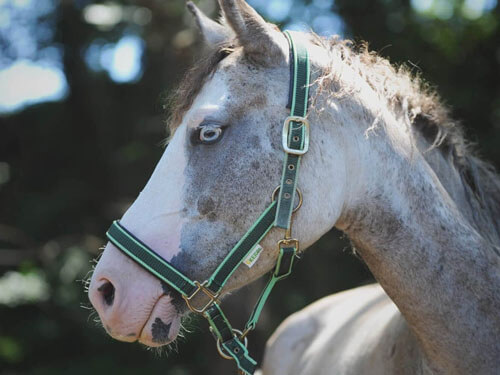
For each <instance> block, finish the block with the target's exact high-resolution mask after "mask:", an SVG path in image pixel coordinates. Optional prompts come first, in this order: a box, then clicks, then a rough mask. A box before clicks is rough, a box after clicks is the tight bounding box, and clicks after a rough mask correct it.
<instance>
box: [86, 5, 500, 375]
mask: <svg viewBox="0 0 500 375" xmlns="http://www.w3.org/2000/svg"><path fill="white" fill-rule="evenodd" d="M219 5H220V8H221V11H222V19H221V21H220V22H216V21H213V20H211V19H209V18H208V17H207V16H205V15H204V14H202V13H201V11H200V10H199V9H198V8H196V6H195V5H194V4H192V3H188V8H189V9H190V11H191V12H192V13H193V14H194V16H195V19H196V21H197V24H198V26H199V28H200V30H201V33H202V35H203V38H204V41H205V44H206V47H207V52H206V56H205V57H204V58H203V59H201V60H200V61H198V62H197V64H195V66H194V67H193V68H192V69H191V70H190V71H189V72H188V74H187V75H186V77H185V79H184V81H183V82H182V83H181V84H180V86H179V88H178V89H177V92H176V94H175V100H174V105H173V107H172V116H171V118H170V121H169V130H170V133H171V134H172V135H171V138H170V142H169V144H168V147H167V148H166V150H165V152H164V154H163V155H162V157H161V159H160V161H159V163H158V165H157V166H156V168H155V170H154V172H153V174H152V176H151V178H150V180H149V181H148V182H147V184H146V186H145V188H144V189H143V190H142V192H141V193H140V194H139V196H138V197H137V199H136V200H135V201H134V203H133V204H132V205H131V206H130V208H129V209H128V210H127V211H126V212H125V214H124V215H123V217H122V219H121V221H120V223H121V224H123V225H124V226H125V227H126V228H128V230H129V231H130V232H131V233H133V234H134V235H135V236H137V237H138V238H140V239H141V240H142V241H143V242H144V243H145V244H146V245H147V246H149V247H151V248H152V249H155V250H156V252H157V253H158V254H159V255H160V256H161V257H162V258H163V259H165V260H166V261H168V262H170V264H172V265H173V266H175V268H176V269H178V270H180V271H182V272H183V273H184V274H185V275H188V276H189V277H190V278H191V279H193V280H206V279H207V277H208V276H209V275H210V274H211V273H212V272H213V270H214V269H215V268H216V267H217V266H218V265H219V264H220V263H221V261H222V260H223V259H224V258H225V257H226V256H227V255H228V251H229V249H231V248H232V246H233V245H234V244H235V243H236V242H237V241H238V240H239V239H240V238H241V236H242V235H243V234H244V233H245V232H246V230H247V229H248V228H249V227H250V226H251V225H252V223H253V222H254V221H255V220H256V218H257V217H258V216H259V215H260V213H261V212H262V211H263V210H264V209H265V208H266V207H267V205H268V204H269V201H270V199H271V197H270V192H272V191H273V189H274V188H275V187H276V186H277V185H279V183H280V179H281V168H282V164H283V148H282V143H281V142H280V140H281V123H282V122H283V119H285V118H286V117H287V116H289V111H288V109H287V108H286V105H287V101H288V91H289V79H290V74H289V70H290V69H289V65H290V55H289V45H288V41H287V40H286V38H285V36H284V34H283V33H281V32H280V30H279V29H278V28H277V27H276V26H275V25H273V24H270V23H267V22H266V21H265V20H264V19H263V18H262V17H261V16H260V15H259V14H258V13H257V12H256V11H255V10H254V9H253V8H252V7H250V6H249V5H248V4H247V3H246V2H245V1H244V0H219ZM294 35H295V37H296V38H300V39H301V40H302V42H303V43H304V44H305V45H307V50H308V52H309V58H310V64H311V84H310V92H311V93H312V96H311V101H310V111H309V114H308V116H307V120H308V121H309V123H310V124H311V125H310V128H311V130H310V145H309V151H308V152H307V154H305V155H304V156H303V157H302V161H301V169H300V174H299V176H298V186H299V187H300V190H301V192H302V195H303V197H304V199H303V204H302V207H301V209H300V210H299V211H298V212H297V213H296V214H295V215H294V218H293V225H292V229H293V233H294V236H295V237H296V238H298V239H300V243H301V248H302V249H303V250H304V249H306V248H307V247H309V246H310V245H311V244H313V243H314V242H315V241H317V240H318V239H319V238H320V237H321V236H322V235H323V234H324V233H325V232H327V231H328V230H330V229H331V228H332V227H333V226H335V227H336V228H338V229H340V230H341V231H343V232H344V233H345V234H346V235H347V236H348V237H349V239H350V240H351V242H352V244H353V246H354V248H355V251H356V252H357V254H358V255H359V256H360V257H361V258H362V259H363V261H364V262H365V263H366V265H367V266H368V267H369V269H370V270H371V272H372V273H373V275H374V276H375V278H376V280H377V281H378V283H379V284H378V285H375V286H367V287H363V288H360V289H355V290H352V291H347V292H343V293H340V294H338V295H334V296H332V297H327V298H326V299H324V300H321V301H319V302H317V303H316V304H313V305H312V306H310V307H308V308H306V309H305V310H304V311H301V312H299V313H298V314H296V315H294V316H292V317H291V318H289V319H288V320H287V321H286V322H285V323H284V325H283V326H281V327H280V328H279V329H278V330H277V332H276V333H275V334H274V335H273V337H272V338H271V339H270V341H269V343H268V346H267V350H266V355H265V361H264V366H263V368H262V371H263V374H264V375H278V374H288V375H293V374H331V373H338V374H401V373H405V374H421V373H432V374H497V373H498V370H499V368H500V340H499V337H500V335H499V334H500V314H499V313H498V312H499V311H500V292H499V291H500V250H499V244H500V221H499V220H498V218H499V214H500V178H499V177H498V175H497V174H496V173H495V172H494V170H493V168H492V167H491V166H490V165H489V164H488V163H486V162H484V161H482V160H481V159H480V158H478V157H477V156H476V155H475V154H474V152H473V151H472V149H471V147H470V146H469V145H468V143H467V142H466V140H465V138H464V136H463V131H462V129H461V127H460V126H459V124H458V123H457V122H456V121H454V120H453V119H452V118H451V116H450V114H449V111H448V110H447V109H446V107H445V106H444V105H443V104H442V102H441V100H440V99H439V97H438V96H437V94H436V93H435V92H434V91H432V90H430V89H429V88H428V87H427V86H426V85H425V83H423V82H422V80H420V79H419V78H417V77H414V76H412V75H411V74H410V73H409V72H408V71H407V70H406V69H405V68H403V67H401V68H395V67H393V66H392V65H391V64H390V63H389V62H388V61H387V60H386V59H384V58H382V57H380V56H378V55H377V54H375V53H372V52H369V51H368V50H367V49H365V48H360V49H356V48H354V47H353V46H352V45H351V44H350V43H349V42H347V41H342V40H340V39H339V38H337V37H332V38H329V39H324V38H320V37H318V36H316V35H314V34H313V33H294ZM280 238H283V233H282V230H280V229H279V228H273V229H271V230H270V232H269V233H268V234H267V236H266V237H264V238H263V239H262V241H261V242H260V245H261V247H262V252H261V254H260V256H259V257H258V259H257V261H256V262H255V263H254V264H253V265H252V266H251V267H239V268H238V269H237V270H236V271H235V272H234V274H232V276H231V277H230V278H229V280H228V282H227V283H226V284H225V285H224V288H223V289H222V293H221V296H220V298H222V297H224V296H226V295H227V294H229V293H230V292H231V291H234V290H236V289H238V288H241V287H242V286H244V285H247V284H249V283H251V282H252V281H254V280H256V279H257V278H259V277H261V276H262V275H264V274H265V273H267V272H268V271H270V270H271V269H272V268H273V267H274V265H275V263H276V260H277V258H278V251H277V248H276V243H277V241H279V240H280ZM89 298H90V301H91V302H92V304H93V306H94V308H95V309H96V310H97V312H98V313H99V316H100V319H101V321H102V323H103V326H104V327H105V329H106V331H107V332H108V333H109V334H110V335H111V336H112V337H114V338H115V339H118V340H121V341H127V342H133V341H139V342H141V343H143V344H145V345H148V346H152V347H155V346H161V345H165V344H168V343H169V342H171V341H173V340H175V338H176V337H177V335H178V334H179V329H180V320H181V317H182V316H183V315H186V314H187V313H188V312H189V310H188V308H187V307H186V304H185V303H184V300H183V299H182V298H181V295H180V294H179V293H178V292H176V291H175V290H174V289H173V288H171V287H169V285H167V284H166V283H163V282H160V281H159V280H158V278H156V277H155V276H153V275H152V274H151V273H148V272H146V271H145V270H144V269H143V268H141V267H140V266H139V265H138V264H137V263H136V262H134V261H133V260H131V259H130V258H129V257H127V256H125V255H124V254H123V253H122V252H121V251H119V249H117V247H116V246H114V245H113V244H111V243H108V244H107V245H106V247H105V250H104V252H103V254H102V257H101V258H100V260H99V262H98V264H97V266H96V268H95V270H94V273H93V275H92V279H91V283H90V286H89Z"/></svg>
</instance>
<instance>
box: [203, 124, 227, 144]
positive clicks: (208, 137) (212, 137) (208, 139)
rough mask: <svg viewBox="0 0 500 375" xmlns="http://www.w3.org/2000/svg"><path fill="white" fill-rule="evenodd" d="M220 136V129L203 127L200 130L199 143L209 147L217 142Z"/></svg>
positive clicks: (209, 126) (211, 126) (217, 127)
mask: <svg viewBox="0 0 500 375" xmlns="http://www.w3.org/2000/svg"><path fill="white" fill-rule="evenodd" d="M221 135H222V128H221V127H219V126H214V125H205V126H203V127H201V128H200V141H201V143H203V144H206V145H210V144H213V143H215V142H217V141H218V140H219V139H220V137H221Z"/></svg>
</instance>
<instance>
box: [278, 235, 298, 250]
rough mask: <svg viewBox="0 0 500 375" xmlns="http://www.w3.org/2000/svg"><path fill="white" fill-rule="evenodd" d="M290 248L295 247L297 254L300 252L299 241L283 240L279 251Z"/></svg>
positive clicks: (279, 242) (279, 244)
mask: <svg viewBox="0 0 500 375" xmlns="http://www.w3.org/2000/svg"><path fill="white" fill-rule="evenodd" d="M290 246H292V247H295V249H296V252H297V253H298V252H299V240H297V239H296V238H283V239H282V240H279V241H278V249H281V248H283V247H290Z"/></svg>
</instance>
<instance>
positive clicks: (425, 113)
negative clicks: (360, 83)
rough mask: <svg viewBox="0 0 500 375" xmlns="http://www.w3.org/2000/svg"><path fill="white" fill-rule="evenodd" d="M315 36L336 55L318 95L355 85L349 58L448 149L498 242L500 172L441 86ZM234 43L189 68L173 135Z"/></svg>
mask: <svg viewBox="0 0 500 375" xmlns="http://www.w3.org/2000/svg"><path fill="white" fill-rule="evenodd" d="M310 37H311V42H312V43H314V44H316V45H318V46H320V47H323V48H324V49H326V50H327V51H328V53H329V55H330V57H331V59H330V60H331V66H330V67H329V68H327V69H325V70H324V71H323V72H322V73H321V74H320V76H319V78H317V80H316V82H315V84H316V86H317V94H316V97H319V94H321V93H326V94H328V95H329V96H330V97H332V96H335V97H338V98H341V97H342V96H346V95H350V94H352V92H353V91H355V87H346V85H345V82H343V86H340V85H339V84H338V82H339V76H340V74H341V70H339V66H338V65H336V64H338V61H339V59H340V60H341V61H342V62H343V63H345V64H347V65H348V66H349V67H350V68H351V69H353V70H354V71H355V72H356V73H357V74H359V75H360V76H361V77H362V78H363V79H364V80H365V81H366V82H367V83H368V84H369V85H370V86H371V88H372V89H373V90H374V91H375V92H376V93H377V94H378V95H379V96H380V97H381V98H384V99H385V100H386V102H387V105H388V107H389V108H390V109H391V110H392V111H393V112H394V113H395V114H396V115H398V116H402V118H404V119H405V122H406V125H407V126H408V128H409V129H411V130H412V132H414V133H416V134H419V135H421V136H422V138H423V139H425V140H426V141H427V142H428V144H429V148H428V150H432V149H438V150H439V151H440V152H442V153H443V156H444V159H445V160H447V161H449V164H451V166H452V167H453V168H455V169H456V171H457V172H458V174H459V176H460V179H461V182H462V184H463V187H464V190H465V194H466V198H467V201H468V202H467V203H468V204H469V206H470V212H471V215H469V216H470V219H471V221H472V222H471V224H472V225H473V226H474V228H475V229H476V230H477V231H478V232H479V233H480V234H481V235H482V236H483V237H484V238H485V239H488V240H489V241H490V242H491V243H492V244H495V245H499V244H500V220H498V218H500V177H499V176H498V174H497V173H496V172H495V170H494V168H493V166H492V165H491V164H489V163H487V162H485V161H483V160H481V159H480V158H479V157H478V156H477V153H476V151H475V150H474V147H473V145H472V144H471V143H469V142H467V141H466V139H465V136H464V131H463V128H462V126H461V124H460V123H459V122H458V121H456V120H454V119H453V118H452V117H451V115H450V110H449V109H448V107H446V106H445V105H444V104H443V102H442V100H441V98H440V97H439V95H438V94H437V92H436V90H435V89H434V88H433V87H431V86H430V85H429V84H428V83H427V82H426V81H425V80H423V79H422V78H421V76H420V75H419V74H415V73H413V72H412V71H411V69H409V68H408V67H407V66H406V65H400V66H396V65H393V64H391V63H390V62H389V60H388V59H386V58H384V57H382V56H380V55H379V54H377V53H375V52H373V51H369V49H368V45H367V44H366V43H361V44H359V45H356V44H354V43H353V42H352V41H350V40H341V39H340V38H339V37H338V36H333V37H330V38H323V37H320V36H318V35H316V34H314V33H311V34H310ZM233 42H234V41H233ZM235 48H236V46H235V45H234V44H233V43H222V44H220V45H219V46H217V47H216V48H215V49H212V50H211V51H209V53H208V54H207V55H206V56H204V57H203V58H201V59H200V60H198V61H197V62H196V64H194V65H193V66H192V67H191V69H189V70H188V71H187V73H186V74H185V76H184V79H183V80H182V81H181V83H180V85H179V86H178V88H177V89H176V90H175V91H174V92H173V94H172V95H171V96H170V100H169V102H170V103H169V104H170V106H169V107H170V113H171V115H170V117H169V119H168V130H169V133H170V135H172V134H173V133H174V132H175V130H176V129H177V127H178V126H179V125H180V123H181V121H182V117H183V116H184V115H185V113H186V112H187V111H188V110H189V108H190V107H191V106H192V104H193V102H194V100H195V98H196V96H197V95H198V94H199V93H200V91H201V89H202V88H203V86H204V84H205V83H206V82H207V81H208V79H209V78H210V77H211V76H212V75H213V74H214V73H215V71H216V70H217V66H218V64H219V63H220V62H221V61H222V60H223V59H224V58H225V57H227V56H228V55H229V54H231V53H232V52H233V51H234V49H235ZM425 156H426V155H425V152H424V157H425ZM499 255H500V253H499Z"/></svg>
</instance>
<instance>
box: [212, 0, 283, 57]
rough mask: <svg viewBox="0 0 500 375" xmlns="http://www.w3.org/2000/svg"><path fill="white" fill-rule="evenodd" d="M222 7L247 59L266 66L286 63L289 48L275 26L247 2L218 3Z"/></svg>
mask: <svg viewBox="0 0 500 375" xmlns="http://www.w3.org/2000/svg"><path fill="white" fill-rule="evenodd" d="M219 4H220V7H221V9H222V13H223V17H224V20H225V22H226V23H227V24H228V25H229V26H230V27H231V28H232V29H233V30H234V32H235V33H236V37H237V38H238V40H239V42H240V44H241V46H242V47H243V48H244V50H245V52H246V54H247V55H248V57H250V58H251V59H252V60H253V61H255V62H258V63H261V64H264V65H276V64H278V63H280V62H282V61H285V56H286V48H288V47H287V46H288V45H287V42H286V39H285V38H284V37H283V35H282V34H281V33H280V31H279V29H278V27H277V26H276V25H274V24H270V23H267V22H266V21H265V20H264V19H263V18H262V17H261V16H260V15H259V14H258V13H257V12H256V11H255V9H253V8H252V7H251V6H250V5H248V4H247V3H246V2H245V1H244V0H219ZM283 43H284V44H283Z"/></svg>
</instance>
